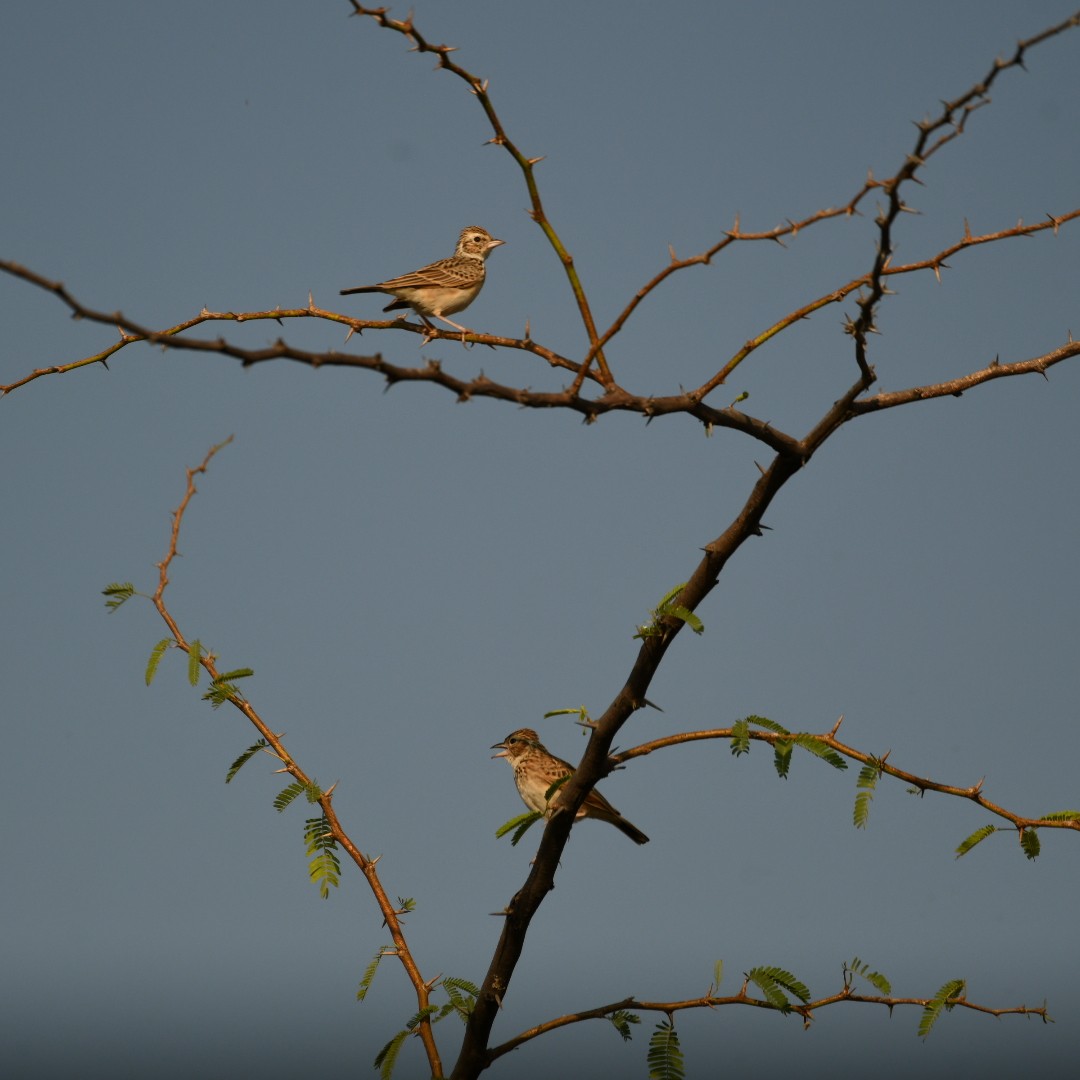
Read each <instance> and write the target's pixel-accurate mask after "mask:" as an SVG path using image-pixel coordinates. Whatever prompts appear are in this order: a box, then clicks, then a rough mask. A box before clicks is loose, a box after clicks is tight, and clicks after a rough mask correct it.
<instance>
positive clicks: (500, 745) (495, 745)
mask: <svg viewBox="0 0 1080 1080" xmlns="http://www.w3.org/2000/svg"><path fill="white" fill-rule="evenodd" d="M491 749H492V750H501V751H502V753H500V754H492V755H491V759H492V761H494V760H495V758H497V757H506V743H504V742H497V743H492V745H491Z"/></svg>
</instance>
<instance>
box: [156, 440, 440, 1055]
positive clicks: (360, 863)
mask: <svg viewBox="0 0 1080 1080" xmlns="http://www.w3.org/2000/svg"><path fill="white" fill-rule="evenodd" d="M232 439H233V437H232V436H231V435H230V436H229V437H228V438H227V439H226V440H225V441H224V442H221V443H219V444H218V445H217V446H214V447H212V448H211V449H210V451H209V452H208V453H207V455H206V457H204V458H203V460H202V464H200V465H197V466H195V467H194V468H191V469H187V470H186V472H187V486H186V488H185V490H184V497H183V499H181V501H180V504H179V505H178V506H177V508H176V509H175V510H174V511H173V512H172V530H171V532H170V535H169V549H168V551H167V552H166V553H165V557H164V558H163V559H162V560H161V562H159V563H158V564H157V567H158V585H157V588H156V589H155V591H154V595H153V596H152V597H151V602H152V603H153V605H154V607H155V608H156V609H157V612H158V614H159V615H160V616H161V618H162V619H163V620H164V622H165V625H166V626H168V628H169V633H170V634H171V635H172V637H173V641H174V642H175V643H176V644H175V647H176V648H178V649H180V650H181V651H182V652H185V653H188V654H190V653H191V649H192V643H191V642H189V641H188V640H187V639H186V638H185V637H184V635H183V633H182V632H181V630H180V627H179V626H178V625H177V622H176V620H175V619H174V618H173V616H172V613H171V612H170V611H169V609H168V607H167V606H166V604H165V589H166V588H167V587H168V585H169V569H170V567H171V566H172V562H173V559H175V558H176V555H177V551H178V545H179V542H180V526H181V525H182V523H183V520H184V514H185V512H186V511H187V508H188V504H189V503H190V502H191V500H192V498H194V496H195V494H196V491H197V489H196V487H195V478H196V477H197V476H199V475H202V474H205V473H206V471H207V468H208V467H209V465H210V462H211V461H212V460H213V459H214V456H215V455H216V454H217V453H218V451H220V450H222V449H223V448H224V447H226V446H228V444H229V443H231V442H232ZM199 663H200V664H201V665H202V667H203V668H204V669H205V670H206V672H207V674H208V675H209V676H210V678H211V679H212V680H213V679H217V678H218V676H219V675H220V674H221V672H220V671H219V670H218V667H217V657H216V656H214V654H213V653H201V654H200V657H199ZM228 700H229V703H230V704H231V705H232V706H233V707H234V708H236V709H237V710H238V711H239V712H240V713H241V714H242V715H243V716H244V717H245V718H246V719H247V720H248V721H249V722H250V723H251V725H252V726H253V727H254V728H255V729H256V730H257V731H258V732H259V735H260V736H261V737H262V738H263V739H264V740H265V741H266V743H267V744H268V747H269V752H270V753H272V754H273V756H274V757H276V758H277V759H278V760H279V761H280V762H281V768H280V769H278V770H277V771H278V772H281V773H288V774H289V776H291V777H292V778H293V779H294V780H296V781H298V782H299V783H301V784H303V785H304V786H305V787H307V786H310V785H312V784H313V783H314V781H313V780H312V779H311V778H310V777H309V776H308V775H307V773H305V772H304V770H303V769H302V768H301V767H300V766H299V765H298V764H297V763H296V761H295V760H293V758H292V756H291V755H290V754H289V752H288V750H286V748H285V744H284V743H283V742H282V737H281V736H280V735H279V734H277V733H276V732H274V731H272V730H271V729H270V727H269V725H268V724H267V723H266V722H265V721H264V720H263V718H262V717H261V716H260V715H259V714H258V712H256V710H255V707H254V706H253V705H252V704H251V702H249V701H248V700H247V699H246V698H245V697H243V695H241V694H239V693H233V694H229V696H228ZM333 795H334V793H333V789H332V788H331V789H330V790H328V791H325V792H323V793H322V794H321V795H320V796H319V800H318V803H319V807H320V808H321V809H322V812H323V814H325V815H326V821H327V824H328V825H329V830H330V833H331V835H332V836H333V838H334V841H335V842H336V843H337V845H338V846H339V847H340V848H341V849H342V850H343V851H345V852H347V853H348V855H349V858H350V859H352V861H353V862H354V863H355V864H356V866H357V867H358V868H359V870H360V872H361V873H362V874H363V875H364V877H365V878H366V880H367V883H368V886H369V887H370V889H371V891H372V893H373V894H374V896H375V902H376V903H377V904H378V905H379V911H380V912H381V913H382V917H383V920H384V922H385V924H386V926H387V928H388V929H389V931H390V936H391V938H392V939H393V942H394V949H393V953H392V955H394V956H396V957H397V958H398V960H400V961H401V966H402V967H403V968H404V969H405V973H406V975H407V976H408V978H409V981H410V982H411V983H412V985H413V990H414V991H415V993H416V1003H417V1009H418V1011H419V1010H423V1009H426V1008H427V1007H428V1005H429V1004H430V996H431V987H432V985H434V983H433V982H432V983H427V982H425V981H424V978H423V976H422V975H421V974H420V970H419V968H418V967H417V966H416V962H415V960H414V959H413V956H412V953H411V952H410V950H409V946H408V943H407V942H406V940H405V934H404V931H403V929H402V926H401V921H400V920H399V918H398V916H399V914H400V911H399V910H398V908H397V907H396V906H395V905H394V904H393V903H392V902H391V900H390V898H389V897H388V896H387V895H386V891H385V890H384V889H383V886H382V882H381V881H380V880H379V875H378V871H377V870H376V868H375V864H376V863H377V862H378V859H377V858H376V859H371V858H368V856H366V855H364V854H363V852H361V851H360V849H359V848H358V847H357V846H356V844H354V843H353V841H352V839H351V838H350V837H349V836H348V834H347V833H346V832H345V830H344V829H343V828H342V825H341V822H340V821H339V820H338V816H337V813H336V812H335V810H334V805H333ZM388 955H390V954H388ZM417 1033H418V1034H419V1037H420V1040H421V1042H422V1043H423V1044H424V1050H425V1052H426V1054H427V1058H428V1063H429V1065H430V1066H431V1075H432V1076H441V1075H442V1062H441V1060H440V1058H439V1050H438V1047H437V1046H436V1045H435V1037H434V1034H433V1033H432V1030H431V1021H430V1020H429V1019H428V1018H426V1017H425V1018H424V1019H423V1020H422V1021H421V1022H420V1024H419V1025H418V1026H417Z"/></svg>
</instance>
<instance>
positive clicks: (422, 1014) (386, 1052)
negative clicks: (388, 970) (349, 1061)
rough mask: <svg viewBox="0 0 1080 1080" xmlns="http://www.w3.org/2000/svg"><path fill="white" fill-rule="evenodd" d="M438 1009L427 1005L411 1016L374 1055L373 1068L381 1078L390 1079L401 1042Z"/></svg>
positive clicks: (383, 1079) (382, 1079)
mask: <svg viewBox="0 0 1080 1080" xmlns="http://www.w3.org/2000/svg"><path fill="white" fill-rule="evenodd" d="M438 1011H439V1007H438V1006H437V1005H428V1006H426V1007H425V1008H423V1009H421V1010H420V1011H419V1012H418V1013H416V1015H415V1016H413V1017H412V1018H411V1019H410V1020H409V1022H408V1023H407V1024H406V1025H405V1027H404V1028H403V1029H402V1030H401V1031H399V1032H398V1033H397V1034H396V1035H395V1036H394V1037H393V1038H392V1039H391V1040H390V1041H389V1042H388V1043H387V1044H386V1045H385V1046H384V1047H383V1048H382V1049H381V1050H380V1051H379V1053H378V1054H377V1055H376V1057H375V1068H377V1069H378V1070H379V1076H380V1077H381V1080H390V1077H391V1076H392V1075H393V1073H394V1066H395V1065H396V1064H397V1056H398V1054H399V1053H400V1052H401V1046H402V1043H404V1042H405V1040H406V1039H407V1038H408V1037H409V1036H410V1035H411V1034H412V1033H413V1032H414V1031H415V1030H416V1028H417V1027H418V1026H419V1024H420V1021H421V1020H426V1019H427V1018H428V1017H429V1016H432V1015H433V1014H434V1013H437V1012H438Z"/></svg>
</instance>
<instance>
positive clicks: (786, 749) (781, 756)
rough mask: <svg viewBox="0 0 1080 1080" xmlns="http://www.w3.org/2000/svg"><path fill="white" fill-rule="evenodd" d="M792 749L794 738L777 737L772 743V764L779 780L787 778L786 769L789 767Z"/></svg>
mask: <svg viewBox="0 0 1080 1080" xmlns="http://www.w3.org/2000/svg"><path fill="white" fill-rule="evenodd" d="M794 749H795V740H794V739H777V740H776V742H774V743H773V765H774V766H775V767H776V775H777V776H779V777H780V779H781V780H786V779H787V776H788V770H789V769H790V768H791V751H792V750H794Z"/></svg>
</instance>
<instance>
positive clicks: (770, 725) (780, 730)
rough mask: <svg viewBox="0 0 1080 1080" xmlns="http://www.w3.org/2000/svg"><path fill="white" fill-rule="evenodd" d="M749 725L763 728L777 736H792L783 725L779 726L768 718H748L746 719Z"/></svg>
mask: <svg viewBox="0 0 1080 1080" xmlns="http://www.w3.org/2000/svg"><path fill="white" fill-rule="evenodd" d="M746 722H747V723H748V724H753V725H754V726H755V727H763V728H764V729H765V730H766V731H771V732H773V733H774V734H776V735H790V734H791V732H790V731H788V729H787V728H786V727H784V725H783V724H778V723H777V722H776V721H775V720H770V719H769V718H768V717H767V716H748V717H747V718H746Z"/></svg>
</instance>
